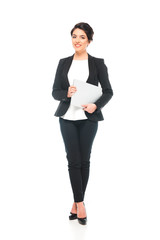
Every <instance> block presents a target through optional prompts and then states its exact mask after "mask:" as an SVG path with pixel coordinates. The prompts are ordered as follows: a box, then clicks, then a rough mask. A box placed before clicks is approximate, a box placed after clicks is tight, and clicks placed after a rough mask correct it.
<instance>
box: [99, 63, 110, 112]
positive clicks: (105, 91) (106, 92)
mask: <svg viewBox="0 0 160 240" xmlns="http://www.w3.org/2000/svg"><path fill="white" fill-rule="evenodd" d="M96 65H97V70H98V79H99V82H100V84H101V87H102V96H101V97H100V98H99V99H98V100H97V101H96V102H95V104H96V106H97V109H96V110H97V111H99V110H100V109H101V108H102V107H104V106H105V105H106V104H107V103H108V102H109V100H110V99H111V98H112V96H113V90H112V87H111V84H110V82H109V78H108V69H107V66H106V65H105V63H104V59H99V61H98V63H97V64H96Z"/></svg>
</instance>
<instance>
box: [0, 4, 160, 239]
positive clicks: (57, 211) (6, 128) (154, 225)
mask: <svg viewBox="0 0 160 240" xmlns="http://www.w3.org/2000/svg"><path fill="white" fill-rule="evenodd" d="M80 21H84V22H88V23H89V24H90V25H91V26H92V27H93V29H94V32H95V34H94V40H93V42H92V43H91V45H90V46H89V48H88V53H90V54H91V55H93V56H95V57H101V58H104V59H105V63H106V65H107V66H108V71H109V78H110V82H111V85H112V88H113V91H114V96H113V98H112V99H111V101H110V102H109V103H108V104H107V105H106V106H105V108H104V109H103V115H104V118H105V121H103V122H100V123H99V130H98V133H97V136H96V139H95V142H94V145H93V151H92V158H91V171H90V179H89V182H88V186H87V192H86V197H85V204H86V210H87V216H88V224H87V226H81V225H80V224H78V222H77V221H72V222H70V221H69V220H68V215H69V212H70V210H71V206H72V203H73V196H72V192H71V187H70V182H69V176H68V169H67V160H66V156H65V149H64V145H63V141H62V137H61V135H60V130H59V123H58V118H56V117H54V112H55V110H56V108H57V106H58V102H57V101H55V100H54V99H53V98H52V96H51V92H52V85H53V81H54V75H55V71H56V68H57V64H58V61H59V59H60V58H62V57H67V56H70V55H72V54H73V53H74V49H73V48H72V44H71V36H70V31H71V29H72V28H73V26H74V25H75V24H76V23H78V22H80ZM159 22H160V17H159V8H158V0H157V1H156V0H152V1H147V0H146V1H142V0H134V1H130V0H122V1H118V0H117V1H116V0H109V1H107V0H106V1H101V0H99V1H93V0H92V1H83V0H81V1H73V0H72V1H69V0H68V1H64V0H63V1H62V0H59V1H54V0H52V1H51V0H50V1H49V0H45V1H41V0H39V1H36V0H32V1H31V0H28V1H22V0H21V1H20V0H19V1H18V0H15V1H7V0H5V1H3V0H2V1H1V3H0V34H1V37H0V68H1V70H0V105H1V107H0V114H1V117H0V121H1V123H0V138H1V143H0V146H1V150H0V155H1V156H0V161H1V162H0V195H1V196H0V221H1V222H0V225H1V230H0V238H1V240H6V239H7V240H8V239H16V240H19V239H23V240H25V239H27V240H28V239H30V240H32V239H34V240H35V239H38V240H41V239H44V240H46V239H47V240H51V239H67V240H68V239H71V240H72V239H73V240H74V239H76V240H78V239H81V240H83V239H87V240H88V239H108V240H119V239H123V240H128V239H129V240H132V239H134V240H135V239H136V240H142V239H145V240H146V239H154V240H159V239H160V229H159V226H160V204H159V203H160V193H159V190H160V189H159V188H160V187H159V183H160V168H159V165H160V164H159V160H160V154H159V141H160V127H159V122H160V116H159V102H160V97H159V91H160V90H159V81H160V68H159V63H160V47H159V45H160V44H159V43H160V36H159Z"/></svg>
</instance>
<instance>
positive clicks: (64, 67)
mask: <svg viewBox="0 0 160 240" xmlns="http://www.w3.org/2000/svg"><path fill="white" fill-rule="evenodd" d="M73 57H74V54H73V55H72V56H70V57H66V58H63V59H60V61H59V64H58V67H57V71H56V74H55V80H54V84H53V89H52V96H53V97H54V99H56V100H58V101H60V103H59V106H58V108H57V110H56V112H55V116H57V117H60V116H63V115H64V114H65V113H66V112H67V110H68V108H69V105H70V101H71V98H68V97H67V93H68V87H69V86H70V84H69V80H68V76H67V74H68V71H69V68H70V66H71V63H72V60H73ZM88 66H89V76H88V79H87V82H88V83H90V84H93V85H96V86H98V82H100V85H101V87H102V92H103V94H102V96H101V97H100V98H99V99H98V100H97V101H96V102H94V103H95V104H96V106H97V109H96V110H95V112H93V113H88V112H86V111H85V114H86V116H87V118H88V119H90V120H93V121H101V120H104V118H103V115H102V112H101V108H102V107H104V105H105V104H106V103H108V101H109V100H110V99H111V97H112V96H113V91H112V87H111V84H110V82H109V79H108V71H107V66H106V65H105V63H104V59H101V58H96V57H92V56H91V55H90V54H88Z"/></svg>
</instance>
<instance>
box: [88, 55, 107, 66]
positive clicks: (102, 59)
mask: <svg viewBox="0 0 160 240" xmlns="http://www.w3.org/2000/svg"><path fill="white" fill-rule="evenodd" d="M90 57H91V58H92V59H93V60H94V62H95V63H96V64H98V65H101V64H104V58H99V57H94V56H91V55H90Z"/></svg>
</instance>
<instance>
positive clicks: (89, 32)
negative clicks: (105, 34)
mask: <svg viewBox="0 0 160 240" xmlns="http://www.w3.org/2000/svg"><path fill="white" fill-rule="evenodd" d="M77 28H79V29H82V30H83V31H84V32H85V33H86V35H87V37H88V40H89V41H92V40H93V34H94V32H93V29H92V28H91V26H90V25H89V24H88V23H85V22H80V23H77V24H76V25H75V26H74V28H73V29H72V30H71V36H72V33H73V31H74V30H75V29H77Z"/></svg>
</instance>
